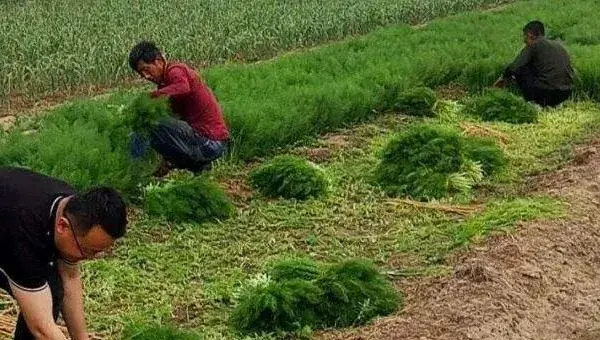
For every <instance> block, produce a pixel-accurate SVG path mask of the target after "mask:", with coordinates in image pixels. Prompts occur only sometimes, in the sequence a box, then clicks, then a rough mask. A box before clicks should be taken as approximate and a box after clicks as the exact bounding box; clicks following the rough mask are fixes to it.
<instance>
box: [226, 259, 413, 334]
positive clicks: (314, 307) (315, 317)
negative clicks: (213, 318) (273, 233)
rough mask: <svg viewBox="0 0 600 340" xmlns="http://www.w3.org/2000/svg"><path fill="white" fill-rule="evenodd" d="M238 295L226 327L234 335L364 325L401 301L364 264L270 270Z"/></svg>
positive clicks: (301, 262) (286, 263)
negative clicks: (229, 323) (237, 333)
mask: <svg viewBox="0 0 600 340" xmlns="http://www.w3.org/2000/svg"><path fill="white" fill-rule="evenodd" d="M268 267H269V269H268V270H267V274H266V275H265V274H263V275H261V276H259V278H258V279H254V280H251V281H250V282H249V283H247V284H246V285H245V286H243V287H242V288H241V289H240V293H239V294H238V299H237V300H238V302H237V306H236V308H235V310H234V311H233V314H232V315H231V319H230V322H231V324H232V326H233V327H234V328H235V329H236V330H237V331H238V332H240V333H244V334H251V333H262V332H298V331H302V330H304V329H307V328H309V329H320V328H328V327H346V326H350V325H359V324H364V323H365V322H367V321H369V320H371V319H372V318H374V317H376V316H379V315H387V314H390V313H392V312H394V311H395V310H396V309H397V308H398V305H399V304H400V303H401V302H402V299H401V296H399V294H398V293H397V292H396V291H395V289H394V287H393V286H392V285H391V283H390V282H388V281H387V279H386V278H385V277H384V276H383V275H382V274H381V273H380V272H379V270H378V268H377V267H376V266H375V265H374V264H373V263H372V262H370V261H366V260H349V261H345V262H342V263H338V264H333V265H325V264H321V263H317V262H315V261H312V260H308V259H286V260H282V261H278V262H275V263H272V264H270V265H269V266H268Z"/></svg>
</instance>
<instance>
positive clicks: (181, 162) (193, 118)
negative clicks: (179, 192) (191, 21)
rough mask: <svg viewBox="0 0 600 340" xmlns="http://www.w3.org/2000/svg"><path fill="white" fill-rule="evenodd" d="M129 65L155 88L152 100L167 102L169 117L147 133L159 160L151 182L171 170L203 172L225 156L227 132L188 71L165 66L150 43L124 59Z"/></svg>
mask: <svg viewBox="0 0 600 340" xmlns="http://www.w3.org/2000/svg"><path fill="white" fill-rule="evenodd" d="M129 65H130V66H131V68H132V69H134V70H135V71H136V72H137V73H138V74H140V75H141V76H142V77H143V78H144V79H146V80H149V81H151V82H153V83H155V84H156V85H158V89H157V90H156V91H154V92H152V96H153V97H159V96H167V97H169V103H170V106H171V109H172V111H173V113H174V115H176V116H177V118H178V119H175V118H173V119H169V120H166V121H164V122H162V123H160V124H159V126H158V127H157V128H156V129H155V130H154V131H153V132H152V133H151V136H150V137H151V138H150V145H151V146H152V147H153V148H154V149H155V150H156V151H157V152H158V153H159V154H161V155H162V156H163V161H162V162H161V165H160V166H159V168H158V169H157V171H156V172H155V176H158V177H161V176H164V175H166V174H167V173H168V172H169V170H170V169H171V168H172V167H176V168H182V169H188V170H191V171H193V172H196V173H197V172H202V171H203V170H206V169H208V168H210V163H211V162H212V161H214V160H215V159H217V158H219V157H221V156H222V155H223V154H224V153H225V152H226V150H227V146H228V141H229V131H228V129H227V126H226V125H225V120H224V119H223V114H222V112H221V107H220V105H219V103H218V102H217V99H216V98H215V96H214V94H213V93H212V91H211V90H210V88H208V86H207V85H206V84H205V83H204V82H203V81H202V80H201V79H200V76H199V75H198V73H197V72H196V71H194V70H193V69H192V68H191V67H189V66H188V65H186V64H183V63H173V62H168V61H167V60H166V59H165V57H164V55H163V53H162V52H161V51H160V50H159V49H158V48H157V47H156V45H155V44H154V43H152V42H148V41H142V42H140V43H138V44H137V45H135V46H134V47H133V49H132V50H131V52H130V53H129Z"/></svg>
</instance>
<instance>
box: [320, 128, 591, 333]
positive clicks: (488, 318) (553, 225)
mask: <svg viewBox="0 0 600 340" xmlns="http://www.w3.org/2000/svg"><path fill="white" fill-rule="evenodd" d="M528 186H529V188H530V190H531V192H533V193H539V194H546V195H550V196H553V197H558V198H560V199H561V200H563V201H565V202H567V204H568V205H569V208H568V210H569V214H568V218H565V219H562V220H553V221H537V222H531V223H525V224H522V225H519V226H518V227H517V231H516V232H515V233H513V234H512V235H510V236H495V237H492V238H491V239H489V240H488V241H486V242H485V244H481V245H476V246H472V247H471V249H468V250H466V251H464V252H462V253H460V254H457V255H456V256H454V257H453V258H452V259H451V260H450V265H452V266H453V268H454V272H453V274H452V275H451V276H449V277H443V278H415V279H408V280H406V281H405V282H401V283H400V285H399V288H401V289H402V290H403V291H404V292H405V293H406V295H407V296H406V301H405V308H404V310H403V311H402V312H400V313H399V314H398V315H395V316H391V317H387V318H383V319H380V320H378V321H375V322H374V323H373V324H371V325H368V326H366V327H363V328H358V329H353V330H347V331H336V332H325V333H323V334H320V335H319V338H320V339H327V340H330V339H352V340H359V339H360V340H363V339H365V340H366V339H386V340H393V339H417V340H429V339H448V340H450V339H452V340H461V339H480V340H485V339H523V340H524V339H532V340H533V339H535V340H546V339H548V340H550V339H552V340H557V339H574V340H593V339H600V229H599V226H600V221H599V220H600V192H599V191H600V190H599V189H600V139H598V140H595V141H594V142H592V143H590V144H588V145H587V146H586V147H582V148H580V149H579V150H577V151H576V157H575V158H574V160H573V162H572V163H571V164H569V165H568V166H566V167H565V168H563V169H562V170H559V171H556V172H553V173H549V174H545V175H542V176H539V177H536V178H533V179H531V180H530V181H529V182H528Z"/></svg>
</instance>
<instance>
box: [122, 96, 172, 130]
mask: <svg viewBox="0 0 600 340" xmlns="http://www.w3.org/2000/svg"><path fill="white" fill-rule="evenodd" d="M170 116H171V108H170V107H169V101H168V99H167V98H166V97H159V98H152V97H150V95H149V94H147V93H143V94H140V95H139V96H138V97H137V98H135V99H134V100H133V101H132V102H131V104H129V106H128V107H127V108H126V109H125V117H126V124H127V125H129V126H130V127H131V130H133V131H135V132H137V133H139V134H141V135H143V136H148V135H149V134H150V131H151V130H152V128H153V127H155V126H156V125H157V124H158V123H160V121H161V120H164V119H166V118H168V117H170Z"/></svg>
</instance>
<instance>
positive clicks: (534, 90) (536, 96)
mask: <svg viewBox="0 0 600 340" xmlns="http://www.w3.org/2000/svg"><path fill="white" fill-rule="evenodd" d="M514 76H515V78H516V80H517V85H518V86H519V88H520V89H521V93H522V94H523V97H524V98H525V100H527V101H532V102H535V103H536V104H538V105H540V106H543V107H547V106H550V107H554V106H557V105H559V104H561V103H562V102H564V101H566V100H567V99H569V98H570V97H571V94H572V91H571V90H550V89H543V88H540V87H539V86H536V81H535V74H534V73H533V71H532V70H531V69H530V68H528V67H523V68H521V69H520V70H519V71H518V72H517V73H516V74H515V75H514Z"/></svg>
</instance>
